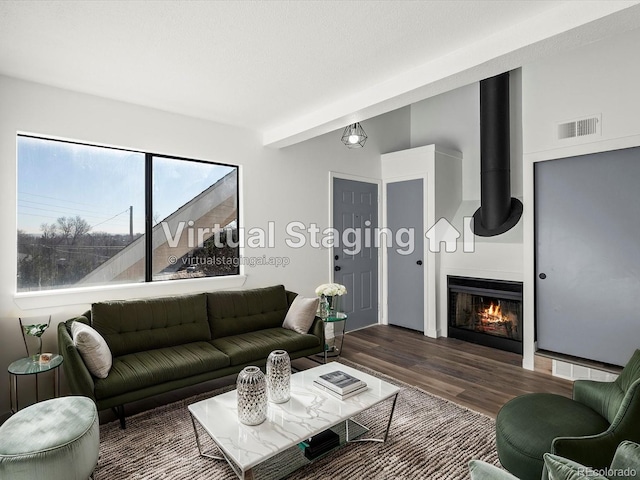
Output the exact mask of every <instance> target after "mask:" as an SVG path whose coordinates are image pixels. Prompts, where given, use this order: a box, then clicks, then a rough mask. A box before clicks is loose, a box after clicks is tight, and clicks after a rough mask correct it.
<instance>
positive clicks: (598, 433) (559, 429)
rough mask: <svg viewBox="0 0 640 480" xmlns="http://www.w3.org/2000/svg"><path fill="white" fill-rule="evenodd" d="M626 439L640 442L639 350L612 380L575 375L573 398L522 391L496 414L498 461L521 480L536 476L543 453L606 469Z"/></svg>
mask: <svg viewBox="0 0 640 480" xmlns="http://www.w3.org/2000/svg"><path fill="white" fill-rule="evenodd" d="M623 440H632V441H634V442H640V350H636V351H635V353H634V354H633V356H632V357H631V359H630V360H629V363H627V365H626V366H625V367H624V369H623V370H622V372H621V374H620V376H619V377H618V378H617V379H616V380H615V381H614V382H596V381H592V380H577V381H575V382H574V385H573V398H572V399H569V398H566V397H562V396H560V395H554V394H549V393H531V394H527V395H521V396H519V397H516V398H514V399H512V400H510V401H509V402H507V403H506V404H505V405H504V406H503V407H502V408H501V409H500V411H499V412H498V416H497V418H496V445H497V448H498V457H499V458H500V462H501V463H502V465H503V466H504V468H506V469H507V470H508V471H510V472H511V473H512V474H514V475H515V476H516V477H518V478H520V479H521V480H538V479H539V478H540V475H541V474H542V470H543V465H544V460H543V455H544V454H545V453H552V454H555V455H559V456H562V457H564V458H567V459H570V460H573V461H574V462H578V463H580V464H582V465H587V466H589V467H593V468H597V469H602V468H606V467H607V466H609V465H610V463H611V460H612V459H613V456H614V453H615V451H616V448H617V447H618V445H619V444H620V442H622V441H623Z"/></svg>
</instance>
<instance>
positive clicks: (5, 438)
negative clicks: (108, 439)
mask: <svg viewBox="0 0 640 480" xmlns="http://www.w3.org/2000/svg"><path fill="white" fill-rule="evenodd" d="M99 447H100V431H99V426H98V410H97V409H96V406H95V404H94V403H93V401H92V400H91V399H90V398H87V397H75V396H72V397H61V398H53V399H51V400H46V401H44V402H40V403H36V404H34V405H31V406H29V407H27V408H24V409H22V410H20V411H19V412H17V413H16V414H15V415H13V416H12V417H10V418H9V419H8V420H7V421H6V422H5V423H4V424H3V425H2V426H0V479H3V480H4V479H6V480H40V479H41V480H87V478H89V477H90V476H91V474H92V473H93V470H94V468H95V467H96V465H97V464H98V450H99Z"/></svg>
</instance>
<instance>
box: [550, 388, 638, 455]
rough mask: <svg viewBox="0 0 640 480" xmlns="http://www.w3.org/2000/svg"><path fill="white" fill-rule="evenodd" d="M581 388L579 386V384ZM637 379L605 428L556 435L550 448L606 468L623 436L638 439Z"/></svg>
mask: <svg viewBox="0 0 640 480" xmlns="http://www.w3.org/2000/svg"><path fill="white" fill-rule="evenodd" d="M580 388H582V387H580ZM638 425H640V380H637V381H636V382H634V383H633V384H632V385H631V386H630V387H629V389H628V390H627V393H626V395H625V396H624V399H623V400H622V404H621V405H620V409H619V410H618V413H617V415H616V417H615V418H614V420H613V422H612V423H611V425H610V426H609V428H608V429H607V430H606V431H604V432H602V433H600V434H598V435H590V436H587V437H558V438H556V439H554V440H553V443H552V447H551V451H552V453H555V454H556V455H560V456H562V457H565V458H569V459H571V460H574V461H576V462H578V463H582V464H583V465H587V466H590V467H594V468H607V467H608V466H609V465H610V464H611V461H612V459H613V456H614V454H615V451H616V448H617V447H618V445H619V444H620V443H621V442H622V441H623V440H631V441H633V442H636V443H638V442H640V429H639V428H638Z"/></svg>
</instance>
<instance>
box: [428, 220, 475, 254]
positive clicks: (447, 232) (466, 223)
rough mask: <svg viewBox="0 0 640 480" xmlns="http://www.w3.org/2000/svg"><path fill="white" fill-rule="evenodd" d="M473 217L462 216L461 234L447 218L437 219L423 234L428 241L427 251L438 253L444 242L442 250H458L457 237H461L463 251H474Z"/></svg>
mask: <svg viewBox="0 0 640 480" xmlns="http://www.w3.org/2000/svg"><path fill="white" fill-rule="evenodd" d="M472 222H473V217H464V219H463V233H462V234H461V233H460V232H459V231H458V229H457V228H456V227H454V226H453V225H452V224H451V222H449V220H447V219H446V218H444V217H442V218H440V220H438V221H437V222H436V223H435V224H434V225H433V226H432V227H431V228H430V229H429V230H427V232H426V233H425V234H424V236H425V237H426V238H427V240H428V243H429V251H430V252H432V253H440V250H441V248H442V244H443V243H444V251H445V252H447V253H454V252H455V251H457V250H458V239H459V238H460V237H461V236H462V237H463V242H462V244H463V251H464V252H465V253H471V252H474V251H475V241H474V238H475V236H474V234H473V229H472Z"/></svg>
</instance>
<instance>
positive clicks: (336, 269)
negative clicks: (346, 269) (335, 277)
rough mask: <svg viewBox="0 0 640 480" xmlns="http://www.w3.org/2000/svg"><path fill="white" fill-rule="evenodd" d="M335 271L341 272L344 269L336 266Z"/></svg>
mask: <svg viewBox="0 0 640 480" xmlns="http://www.w3.org/2000/svg"><path fill="white" fill-rule="evenodd" d="M333 269H334V270H335V271H336V272H339V271H340V270H342V268H340V267H339V266H338V265H336V266H335V267H333Z"/></svg>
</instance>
